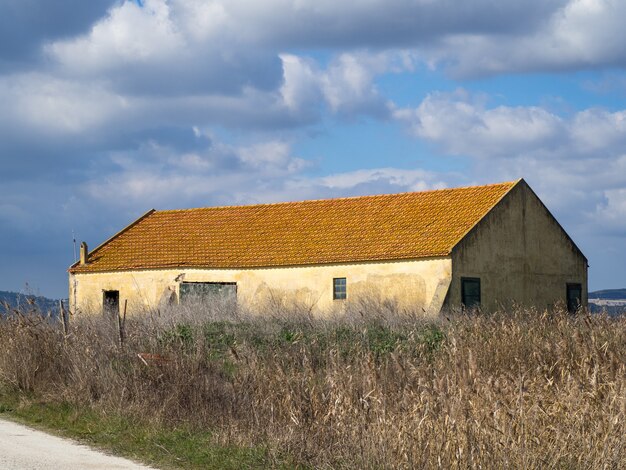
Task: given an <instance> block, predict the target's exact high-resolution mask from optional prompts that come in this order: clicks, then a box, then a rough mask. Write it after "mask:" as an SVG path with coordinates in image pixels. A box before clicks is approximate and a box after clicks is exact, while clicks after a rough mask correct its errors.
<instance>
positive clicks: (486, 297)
mask: <svg viewBox="0 0 626 470" xmlns="http://www.w3.org/2000/svg"><path fill="white" fill-rule="evenodd" d="M452 267H453V276H452V282H451V284H450V290H449V293H448V298H447V299H446V305H447V306H450V307H458V306H460V304H461V277H479V278H480V280H481V297H482V299H481V301H482V308H483V309H485V310H487V311H493V310H496V309H498V308H500V307H504V308H506V307H508V306H510V305H512V304H513V303H517V304H520V305H524V306H534V307H537V308H539V309H545V308H546V307H551V306H553V305H554V304H555V303H557V302H561V303H563V304H564V303H565V301H566V284H567V283H580V284H582V288H583V299H582V301H583V305H586V302H587V262H586V260H585V258H584V257H583V256H582V255H581V254H580V252H579V251H578V250H576V248H575V247H574V245H573V244H572V243H571V241H570V240H569V239H568V238H567V236H566V235H565V233H564V232H563V230H562V229H561V228H560V227H559V226H558V224H557V222H556V221H555V220H554V219H553V218H552V217H551V216H550V215H549V213H548V211H547V210H546V209H545V207H544V206H543V205H542V204H541V202H540V201H539V200H538V198H537V197H536V196H535V195H534V193H533V192H532V191H531V190H530V188H529V187H528V186H527V185H526V183H524V182H521V183H520V184H518V185H517V186H516V187H514V188H513V189H512V190H511V192H510V193H509V194H508V195H507V196H506V197H505V198H504V199H503V200H502V201H501V202H500V203H499V204H498V205H497V206H496V207H495V208H494V209H493V210H492V211H491V212H490V213H489V214H488V215H487V216H486V217H485V219H483V220H482V221H481V222H480V223H479V224H478V225H477V226H476V227H475V228H474V230H473V231H471V232H470V234H469V235H468V236H467V237H466V238H465V239H464V240H463V241H461V243H460V244H459V245H457V247H456V248H455V249H454V250H453V253H452Z"/></svg>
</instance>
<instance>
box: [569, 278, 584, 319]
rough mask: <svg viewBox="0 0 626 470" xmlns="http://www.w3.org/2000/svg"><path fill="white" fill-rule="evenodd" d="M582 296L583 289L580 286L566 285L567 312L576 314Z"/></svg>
mask: <svg viewBox="0 0 626 470" xmlns="http://www.w3.org/2000/svg"><path fill="white" fill-rule="evenodd" d="M582 294H583V287H582V286H581V285H580V284H568V285H567V311H568V312H570V313H576V311H577V310H578V309H579V308H580V305H581V299H582Z"/></svg>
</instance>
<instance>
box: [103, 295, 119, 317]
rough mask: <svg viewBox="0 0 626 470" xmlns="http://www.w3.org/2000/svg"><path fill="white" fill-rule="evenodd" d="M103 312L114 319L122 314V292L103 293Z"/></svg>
mask: <svg viewBox="0 0 626 470" xmlns="http://www.w3.org/2000/svg"><path fill="white" fill-rule="evenodd" d="M102 312H103V313H104V314H105V315H106V316H112V317H117V316H118V315H119V314H120V291H118V290H105V291H104V292H103V293H102Z"/></svg>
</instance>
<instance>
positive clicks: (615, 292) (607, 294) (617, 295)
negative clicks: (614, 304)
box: [589, 289, 626, 300]
mask: <svg viewBox="0 0 626 470" xmlns="http://www.w3.org/2000/svg"><path fill="white" fill-rule="evenodd" d="M589 298H590V299H603V300H626V289H605V290H597V291H594V292H589Z"/></svg>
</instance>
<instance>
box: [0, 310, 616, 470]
mask: <svg viewBox="0 0 626 470" xmlns="http://www.w3.org/2000/svg"><path fill="white" fill-rule="evenodd" d="M218 310H219V311H217V312H216V311H207V310H204V309H200V308H198V307H195V308H179V309H174V310H172V311H170V312H164V313H162V314H160V315H157V314H155V313H152V314H146V315H145V316H142V317H135V318H129V320H128V323H127V325H126V330H127V338H126V342H125V344H124V345H123V346H119V344H118V342H117V333H116V330H115V327H114V326H112V325H110V324H108V323H107V322H105V321H104V320H103V319H102V318H100V317H94V318H90V319H89V318H83V319H76V320H73V321H72V322H71V324H70V331H69V335H68V336H67V337H65V336H64V334H63V330H62V329H61V328H60V327H59V325H57V324H54V323H50V322H47V321H43V320H41V319H39V318H36V317H29V316H23V315H17V314H14V315H10V316H9V317H7V318H5V319H4V320H2V321H0V345H1V346H0V347H1V354H0V382H1V383H2V384H3V385H4V386H5V387H10V388H12V389H14V390H19V391H21V392H27V393H28V394H30V395H34V396H37V397H43V398H44V399H47V400H51V401H59V402H61V401H62V402H68V403H74V404H76V405H81V406H88V407H90V408H92V409H94V410H97V411H99V412H103V413H116V414H122V415H123V416H127V417H130V418H136V419H141V420H144V421H145V420H148V421H150V422H153V423H166V424H168V425H172V426H174V425H179V424H181V423H185V425H186V426H191V427H193V428H195V429H198V430H211V431H212V432H213V434H212V435H213V436H214V439H215V440H216V441H217V442H219V443H222V444H225V445H240V446H263V447H267V448H269V449H270V453H271V454H273V455H275V456H284V455H288V456H290V458H291V459H292V460H293V461H295V462H296V463H299V464H303V465H307V466H313V467H317V468H354V467H361V468H468V467H471V468H474V467H481V468H626V446H625V445H624V441H625V440H624V435H626V424H625V423H626V318H625V317H624V316H622V317H618V318H613V319H611V318H608V317H606V316H588V315H580V316H576V317H571V316H568V315H566V314H559V313H556V314H540V313H536V312H529V311H523V310H518V311H514V312H507V313H502V314H496V315H490V316H473V317H461V316H454V317H453V318H450V319H442V320H440V321H437V322H434V323H428V322H425V321H423V320H421V319H419V318H413V317H411V316H410V315H407V316H402V317H398V316H396V317H393V316H392V317H389V316H388V312H387V310H388V309H387V307H384V306H383V307H381V308H372V309H371V311H372V312H374V314H372V315H368V314H364V312H363V311H362V310H361V309H356V310H355V311H353V312H348V315H347V317H345V318H343V319H341V318H335V319H327V320H319V319H315V318H312V317H310V316H309V315H308V313H307V312H306V309H305V310H302V311H297V312H293V311H292V312H288V314H287V313H285V314H283V315H275V316H273V317H271V318H266V317H259V316H256V317H254V316H250V315H247V314H245V313H242V312H233V311H225V309H218ZM381 312H383V313H384V315H382V314H381ZM233 319H234V321H233ZM137 353H150V354H154V355H158V356H146V358H147V359H146V360H145V362H144V361H142V360H140V359H139V358H138V357H137ZM146 363H147V365H146Z"/></svg>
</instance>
